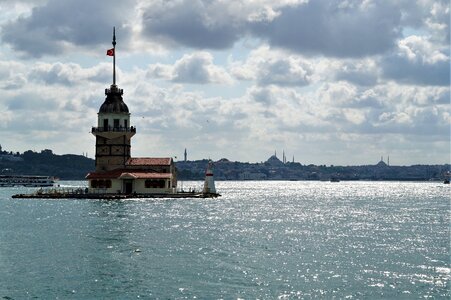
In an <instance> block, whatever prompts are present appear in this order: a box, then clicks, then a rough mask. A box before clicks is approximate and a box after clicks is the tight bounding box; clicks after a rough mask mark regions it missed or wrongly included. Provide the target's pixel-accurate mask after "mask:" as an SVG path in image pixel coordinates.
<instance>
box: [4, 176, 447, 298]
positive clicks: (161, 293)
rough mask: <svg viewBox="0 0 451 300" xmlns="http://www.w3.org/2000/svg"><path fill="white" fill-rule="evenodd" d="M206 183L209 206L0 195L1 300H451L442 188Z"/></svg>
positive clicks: (422, 184) (191, 185) (421, 185)
mask: <svg viewBox="0 0 451 300" xmlns="http://www.w3.org/2000/svg"><path fill="white" fill-rule="evenodd" d="M84 184H85V183H84V182H82V181H61V182H60V185H61V186H66V187H71V186H83V185H84ZM181 185H183V188H184V189H185V190H188V189H191V188H196V189H198V188H199V187H200V186H201V185H202V182H197V181H186V182H179V187H180V186H181ZM216 188H217V190H218V192H219V193H220V194H222V196H221V197H219V198H212V199H133V200H114V201H112V200H87V199H77V200H70V199H57V200H52V199H13V198H11V196H12V195H13V194H17V193H24V192H32V191H33V190H34V189H32V188H24V187H13V188H1V189H0V299H8V300H11V299H428V298H430V299H450V297H451V293H450V279H451V266H450V195H451V194H450V191H451V187H450V186H449V185H445V184H443V183H441V182H365V181H342V182H333V183H332V182H319V181H217V182H216Z"/></svg>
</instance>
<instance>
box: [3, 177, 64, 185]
mask: <svg viewBox="0 0 451 300" xmlns="http://www.w3.org/2000/svg"><path fill="white" fill-rule="evenodd" d="M56 181H57V179H56V178H55V177H53V176H30V175H0V187H10V186H26V187H48V186H53V185H54V184H55V183H56Z"/></svg>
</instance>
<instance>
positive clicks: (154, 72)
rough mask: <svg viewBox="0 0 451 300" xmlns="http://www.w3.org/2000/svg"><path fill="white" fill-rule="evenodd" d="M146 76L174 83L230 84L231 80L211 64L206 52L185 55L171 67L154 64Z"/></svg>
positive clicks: (211, 58) (220, 69) (208, 54)
mask: <svg viewBox="0 0 451 300" xmlns="http://www.w3.org/2000/svg"><path fill="white" fill-rule="evenodd" d="M147 75H148V76H150V77H156V78H162V79H166V80H170V81H173V82H176V83H194V84H207V83H225V84H228V83H231V81H232V79H231V77H230V76H229V74H228V73H227V72H226V71H225V70H224V68H221V67H218V66H216V65H215V64H214V63H213V56H212V55H211V54H210V53H208V52H196V53H192V54H185V55H183V57H182V58H180V59H179V60H177V61H176V62H175V63H174V65H173V66H171V65H163V64H155V65H151V66H150V67H149V70H148V73H147Z"/></svg>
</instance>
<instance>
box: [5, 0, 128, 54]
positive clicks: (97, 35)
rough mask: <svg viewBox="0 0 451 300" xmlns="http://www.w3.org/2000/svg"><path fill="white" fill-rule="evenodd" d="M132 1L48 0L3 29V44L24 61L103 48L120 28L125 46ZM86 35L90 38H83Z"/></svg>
mask: <svg viewBox="0 0 451 300" xmlns="http://www.w3.org/2000/svg"><path fill="white" fill-rule="evenodd" d="M134 2H135V0H127V1H121V0H112V1H109V2H108V5H105V3H104V2H103V1H90V0H49V1H48V2H47V3H46V4H44V5H42V6H36V7H34V8H33V9H32V11H31V14H30V15H23V16H20V17H18V18H17V19H15V20H12V21H10V22H8V23H6V24H4V25H3V26H2V31H1V32H2V40H3V41H4V42H6V43H8V44H10V45H11V46H12V47H13V48H14V49H15V50H17V51H20V52H21V53H23V57H42V56H43V55H58V54H61V53H63V52H65V51H66V50H68V49H70V47H71V46H81V47H92V46H97V45H100V44H102V45H104V44H105V43H106V42H107V41H108V39H110V37H111V34H112V32H111V31H112V27H113V26H114V25H116V26H117V27H121V28H120V31H121V39H122V42H123V43H124V44H127V39H129V38H130V29H128V28H126V27H124V26H123V25H124V24H125V23H126V20H127V18H128V17H130V14H131V13H132V12H133V11H132V9H131V8H133V6H134ZM87 32H89V34H86V33H87Z"/></svg>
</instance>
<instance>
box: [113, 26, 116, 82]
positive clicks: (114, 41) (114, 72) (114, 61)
mask: <svg viewBox="0 0 451 300" xmlns="http://www.w3.org/2000/svg"><path fill="white" fill-rule="evenodd" d="M113 85H114V86H115V85H116V28H115V27H113Z"/></svg>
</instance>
